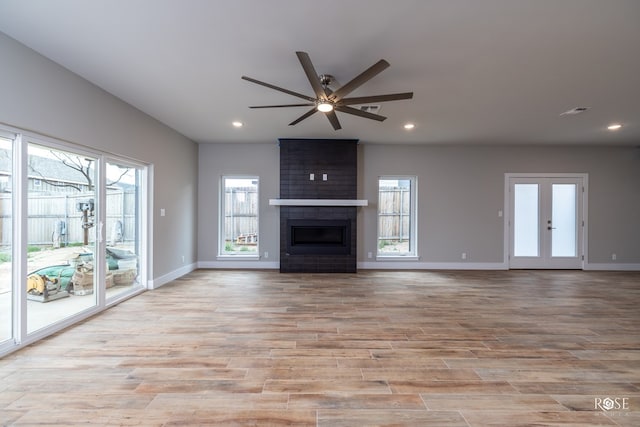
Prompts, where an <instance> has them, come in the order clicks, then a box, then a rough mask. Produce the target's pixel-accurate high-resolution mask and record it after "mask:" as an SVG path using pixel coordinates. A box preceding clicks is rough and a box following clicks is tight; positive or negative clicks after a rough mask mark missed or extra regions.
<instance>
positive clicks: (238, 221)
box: [224, 187, 258, 243]
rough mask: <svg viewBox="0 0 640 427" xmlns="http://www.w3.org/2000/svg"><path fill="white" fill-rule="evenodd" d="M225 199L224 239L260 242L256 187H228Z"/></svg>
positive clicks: (228, 240) (240, 241)
mask: <svg viewBox="0 0 640 427" xmlns="http://www.w3.org/2000/svg"><path fill="white" fill-rule="evenodd" d="M224 196H225V201H224V207H225V212H224V233H225V234H224V240H225V241H227V242H238V243H257V242H258V191H257V190H256V188H255V187H234V188H232V189H227V191H226V192H225V195H224Z"/></svg>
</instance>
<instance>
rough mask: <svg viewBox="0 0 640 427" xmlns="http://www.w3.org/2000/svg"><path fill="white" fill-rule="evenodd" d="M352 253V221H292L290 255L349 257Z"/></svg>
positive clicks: (289, 223)
mask: <svg viewBox="0 0 640 427" xmlns="http://www.w3.org/2000/svg"><path fill="white" fill-rule="evenodd" d="M350 252H351V221H349V220H321V219H290V220H288V221H287V254H288V255H292V254H293V255H347V254H349V253H350Z"/></svg>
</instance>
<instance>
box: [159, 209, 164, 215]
mask: <svg viewBox="0 0 640 427" xmlns="http://www.w3.org/2000/svg"><path fill="white" fill-rule="evenodd" d="M164 214H165V211H164V208H162V209H160V216H164Z"/></svg>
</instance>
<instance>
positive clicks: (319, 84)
mask: <svg viewBox="0 0 640 427" xmlns="http://www.w3.org/2000/svg"><path fill="white" fill-rule="evenodd" d="M296 55H297V56H298V60H299V61H300V64H301V65H302V69H303V70H304V72H305V74H306V76H307V79H308V80H309V83H310V84H311V88H312V89H313V91H314V93H315V97H313V96H308V95H304V94H301V93H298V92H294V91H291V90H288V89H284V88H281V87H279V86H275V85H272V84H270V83H265V82H262V81H260V80H256V79H253V78H251V77H247V76H242V79H243V80H246V81H248V82H251V83H255V84H258V85H261V86H264V87H268V88H270V89H273V90H277V91H279V92H283V93H286V94H288V95H292V96H295V97H297V98H301V99H304V100H306V101H307V102H305V103H298V104H281V105H254V106H250V107H249V108H285V107H312V108H311V109H310V110H309V111H307V112H306V113H304V114H303V115H302V116H300V117H298V118H297V119H296V120H294V121H292V122H291V123H289V126H293V125H296V124H298V123H300V122H301V121H303V120H304V119H306V118H308V117H310V116H312V115H313V114H314V113H315V112H316V111H320V112H322V113H324V115H325V116H326V117H327V119H328V120H329V123H331V126H333V129H334V130H338V129H342V126H341V125H340V121H339V120H338V116H337V115H336V111H339V112H341V113H347V114H351V115H354V116H358V117H364V118H366V119H371V120H377V121H379V122H382V121H384V120H385V119H386V117H384V116H381V115H379V114H375V113H370V112H368V111H363V110H361V109H358V108H354V107H351V105H358V104H367V103H376V102H387V101H398V100H403V99H411V98H413V92H403V93H391V94H386V95H372V96H360V97H353V98H347V97H346V96H347V95H349V94H350V93H351V92H353V91H354V90H356V89H357V88H359V87H360V86H361V85H363V84H364V83H366V82H367V81H369V80H371V79H372V78H373V77H375V76H376V75H378V74H379V73H380V72H382V71H383V70H384V69H386V68H387V67H389V63H388V62H387V61H385V60H384V59H381V60H380V61H378V62H376V63H375V64H373V65H372V66H371V67H369V68H367V69H366V70H365V71H363V72H362V73H360V74H359V75H357V76H356V77H354V78H353V79H351V80H350V81H349V82H348V83H346V84H344V85H342V86H341V87H339V88H338V89H336V90H335V91H332V90H331V89H330V88H329V85H330V84H331V82H332V81H334V78H333V76H331V75H330V74H322V75H318V73H317V72H316V70H315V68H314V66H313V63H312V62H311V58H310V57H309V54H308V53H306V52H296Z"/></svg>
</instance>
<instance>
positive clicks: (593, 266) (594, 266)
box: [584, 262, 640, 271]
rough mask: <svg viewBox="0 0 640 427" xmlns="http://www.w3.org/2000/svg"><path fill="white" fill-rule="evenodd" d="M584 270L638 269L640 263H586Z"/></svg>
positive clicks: (639, 268) (639, 269)
mask: <svg viewBox="0 0 640 427" xmlns="http://www.w3.org/2000/svg"><path fill="white" fill-rule="evenodd" d="M584 269H585V271H587V270H588V271H640V264H631V263H629V264H622V263H621V264H618V263H612V262H611V263H587V264H585V265H584Z"/></svg>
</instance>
